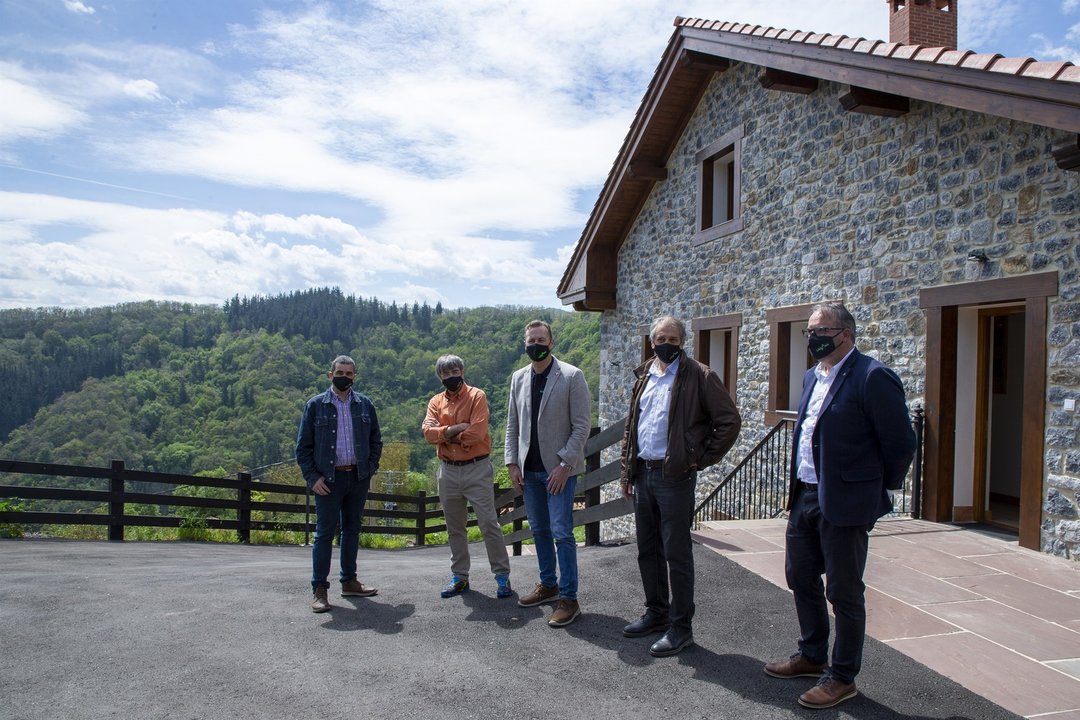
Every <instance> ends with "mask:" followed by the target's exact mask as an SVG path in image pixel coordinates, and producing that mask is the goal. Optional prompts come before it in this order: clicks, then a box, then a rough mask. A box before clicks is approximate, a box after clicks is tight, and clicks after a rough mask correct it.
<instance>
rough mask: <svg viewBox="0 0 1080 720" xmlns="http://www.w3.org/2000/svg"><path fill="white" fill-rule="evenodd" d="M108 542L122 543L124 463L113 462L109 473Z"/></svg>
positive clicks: (119, 461) (121, 461)
mask: <svg viewBox="0 0 1080 720" xmlns="http://www.w3.org/2000/svg"><path fill="white" fill-rule="evenodd" d="M109 493H110V494H111V495H112V499H110V500H109V515H111V516H112V518H113V520H112V522H110V523H109V540H110V541H112V542H124V461H123V460H113V461H112V465H111V468H110V473H109Z"/></svg>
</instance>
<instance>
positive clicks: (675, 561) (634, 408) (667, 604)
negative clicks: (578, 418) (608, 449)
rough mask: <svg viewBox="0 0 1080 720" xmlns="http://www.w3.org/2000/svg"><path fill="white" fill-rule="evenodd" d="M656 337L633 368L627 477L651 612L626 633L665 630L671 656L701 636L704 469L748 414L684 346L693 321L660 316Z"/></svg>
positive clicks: (660, 647) (662, 650)
mask: <svg viewBox="0 0 1080 720" xmlns="http://www.w3.org/2000/svg"><path fill="white" fill-rule="evenodd" d="M649 340H650V342H651V344H652V348H653V353H654V355H655V357H653V358H652V359H650V360H648V361H647V362H645V363H644V364H642V365H641V366H640V367H639V368H637V369H636V370H635V371H634V372H635V374H636V375H637V382H636V383H635V384H634V390H633V393H632V395H631V399H630V413H629V417H628V419H627V421H626V434H625V435H624V436H623V449H622V477H621V480H620V483H621V485H622V491H623V495H624V496H626V497H628V498H629V497H633V498H634V522H635V525H636V528H637V545H638V568H639V569H640V571H641V582H642V585H643V586H644V588H645V614H644V615H642V616H641V618H640V619H639V620H636V621H634V622H632V623H630V624H629V625H627V626H626V627H625V628H623V635H625V636H627V637H640V636H643V635H649V634H651V633H654V632H660V631H664V630H666V632H665V633H664V636H663V637H662V638H660V639H659V640H657V641H656V642H655V643H653V644H652V646H651V647H650V648H649V653H650V654H652V655H654V656H656V657H664V656H667V655H675V654H676V653H678V652H679V651H681V650H682V649H683V648H685V647H687V646H689V645H691V644H693V642H694V634H693V631H692V626H691V621H692V620H693V617H694V555H693V545H692V542H691V540H690V527H691V524H692V522H693V514H694V502H695V494H694V488H695V486H696V484H697V473H698V471H699V470H703V469H705V468H707V467H708V466H710V465H713V464H715V463H717V462H719V461H720V459H721V458H723V457H724V454H725V453H727V451H728V450H729V449H730V448H731V446H732V445H734V444H735V439H736V438H737V437H738V436H739V428H740V427H741V426H742V420H741V419H740V417H739V411H738V410H736V409H735V403H733V402H732V400H731V395H729V394H728V391H727V388H725V387H724V383H723V382H722V381H721V380H720V377H719V376H718V375H717V374H716V373H715V372H713V371H712V370H711V369H710V368H709V367H708V366H706V365H702V364H701V363H699V362H697V361H696V360H694V359H693V358H691V357H689V356H687V355H686V354H685V353H684V352H683V343H684V341H685V340H686V327H685V326H684V325H683V324H682V323H681V322H680V321H679V320H676V319H675V318H673V317H670V316H663V317H659V318H657V319H656V320H654V321H653V324H652V329H651V330H650V332H649ZM669 574H670V583H669V579H668V578H669ZM669 588H670V592H669ZM669 598H670V599H669Z"/></svg>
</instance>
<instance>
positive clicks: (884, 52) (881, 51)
mask: <svg viewBox="0 0 1080 720" xmlns="http://www.w3.org/2000/svg"><path fill="white" fill-rule="evenodd" d="M902 47H904V46H903V45H902V44H900V43H896V42H888V43H887V42H883V43H881V44H880V45H878V46H876V47H875V48H874V50H873V51H872V52H871V54H872V55H881V56H882V57H889V56H890V55H892V54H893V53H894V52H896V50H897V48H902Z"/></svg>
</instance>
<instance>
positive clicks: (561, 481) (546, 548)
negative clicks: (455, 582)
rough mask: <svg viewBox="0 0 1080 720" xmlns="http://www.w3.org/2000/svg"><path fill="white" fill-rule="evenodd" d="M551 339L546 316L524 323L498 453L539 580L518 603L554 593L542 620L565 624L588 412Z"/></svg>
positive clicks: (576, 373)
mask: <svg viewBox="0 0 1080 720" xmlns="http://www.w3.org/2000/svg"><path fill="white" fill-rule="evenodd" d="M553 344H554V338H553V337H552V334H551V325H549V324H548V323H546V322H544V321H543V320H533V321H532V322H530V323H529V324H528V325H526V326H525V352H526V353H527V354H528V356H529V359H530V360H532V362H531V363H530V364H529V365H527V366H526V367H523V368H521V369H520V370H518V371H517V372H515V373H514V376H513V378H511V380H510V399H509V402H508V403H507V412H506V451H505V453H506V468H507V470H508V471H509V472H510V480H511V481H513V483H514V487H515V488H517V490H518V491H519V492H521V493H522V494H523V495H524V497H525V511H526V513H527V514H528V517H529V527H530V528H531V529H532V534H533V541H534V542H535V547H536V560H537V563H538V564H539V565H540V582H539V583H537V584H536V588H535V589H534V590H533V591H532V592H531V593H529V594H528V595H525V596H523V597H522V598H520V599H519V600H518V605H521V606H522V607H532V606H533V605H539V604H541V603H544V602H548V601H549V600H554V599H556V598H558V602H557V603H556V605H555V610H554V612H552V614H551V617H550V618H549V619H548V625H551V626H552V627H564V626H566V625H569V624H570V623H572V622H574V620H576V619H577V617H578V615H580V614H581V608H580V606H579V605H578V599H577V591H578V570H577V543H576V541H575V540H574V487H575V485H576V482H577V476H578V473H580V472H582V471H583V470H584V469H585V441H586V440H587V439H588V438H589V426H590V422H591V419H592V413H591V409H590V402H591V398H590V395H589V385H588V383H586V382H585V376H584V375H583V374H582V372H581V370H580V369H578V368H576V367H574V366H573V365H569V364H567V363H564V362H559V361H558V360H556V359H555V356H554V355H552V354H551V349H552V347H553ZM556 564H557V565H558V572H556Z"/></svg>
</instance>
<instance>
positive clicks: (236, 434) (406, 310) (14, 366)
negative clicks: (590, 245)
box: [0, 288, 599, 474]
mask: <svg viewBox="0 0 1080 720" xmlns="http://www.w3.org/2000/svg"><path fill="white" fill-rule="evenodd" d="M536 317H539V318H543V319H545V320H548V321H550V322H551V323H552V325H553V328H554V332H555V341H556V350H555V354H556V355H557V356H558V357H560V358H562V359H564V360H566V361H568V362H571V363H573V364H575V365H579V366H580V367H581V368H582V369H583V370H584V371H585V373H586V377H587V378H588V381H589V385H590V389H591V390H592V391H593V394H594V409H593V412H594V416H595V413H596V407H595V395H596V392H597V389H598V384H599V383H598V379H599V361H598V355H599V318H598V316H596V315H593V314H581V313H567V312H561V311H558V310H552V309H547V308H525V307H484V308H473V309H463V310H450V311H446V310H443V308H442V307H440V306H436V307H435V308H431V307H429V306H427V305H419V304H414V305H413V306H412V307H398V306H397V305H396V304H390V305H387V304H385V303H382V302H380V301H378V300H376V299H374V298H372V299H358V298H355V297H353V296H346V295H343V294H342V293H341V292H340V291H339V290H337V289H329V288H325V289H319V290H311V291H304V292H296V293H291V294H288V295H281V296H276V297H254V298H239V297H234V298H232V299H231V300H229V301H228V302H226V303H224V305H223V306H222V307H215V306H193V305H181V304H176V303H155V302H145V303H138V304H129V305H118V306H114V307H107V308H93V309H88V310H77V311H71V310H58V309H38V310H5V311H0V397H4V398H10V400H8V401H6V402H5V403H4V404H3V406H2V407H0V457H3V458H9V459H18V460H28V461H37V462H53V463H69V464H85V465H96V466H104V465H107V464H108V463H109V462H110V461H111V460H113V459H121V460H124V461H125V462H126V463H127V465H128V466H129V467H133V468H139V469H145V470H156V471H160V472H176V473H192V474H193V473H197V472H204V471H211V470H216V469H223V470H225V471H226V472H228V473H233V472H236V471H237V470H240V469H252V468H259V467H262V466H267V465H271V464H274V463H280V462H287V461H289V460H290V459H291V458H292V455H293V442H294V439H295V434H296V426H297V423H298V421H299V417H300V412H301V409H302V407H303V403H304V401H305V400H306V399H307V398H308V397H309V396H310V395H312V394H314V393H315V392H319V391H321V390H323V389H325V387H326V386H327V381H326V377H325V373H326V370H327V365H328V363H329V361H330V360H331V359H332V358H333V357H334V356H335V355H337V354H339V353H344V354H348V355H351V356H352V357H353V358H355V359H356V361H357V364H358V368H357V372H358V379H357V387H358V389H360V391H361V392H363V393H365V394H367V395H368V396H369V397H371V398H372V400H373V402H374V403H375V405H376V408H377V410H378V412H379V419H380V422H381V424H382V429H383V436H384V439H386V440H398V441H405V442H407V443H408V447H409V451H410V452H409V465H410V467H411V468H412V469H414V470H421V469H425V468H426V467H427V466H428V465H429V464H430V460H431V457H432V456H433V453H432V451H431V448H430V447H429V446H427V445H426V443H424V442H423V439H422V436H421V434H420V432H419V427H420V422H421V420H422V419H423V414H424V410H425V407H426V404H427V400H428V398H430V396H431V395H432V394H434V393H435V392H438V391H439V390H441V385H440V384H439V381H438V379H437V378H436V377H435V374H434V363H435V359H436V358H437V357H438V356H439V355H441V354H443V353H447V352H450V353H455V354H457V355H460V356H461V357H462V358H463V359H464V360H465V363H466V370H465V376H466V381H467V382H469V383H470V384H473V385H476V386H478V387H481V388H483V389H484V390H486V391H487V393H488V396H489V400H490V403H491V409H492V435H493V438H494V439H495V443H496V444H497V445H501V438H502V431H503V427H504V425H505V413H506V397H505V396H506V390H507V387H508V384H509V378H510V375H511V373H512V372H513V371H514V370H515V369H516V368H518V367H521V366H522V365H524V364H526V362H527V361H528V359H527V357H526V356H525V354H524V347H523V344H522V331H523V328H524V325H525V323H526V322H528V321H529V320H531V319H533V318H536Z"/></svg>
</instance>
